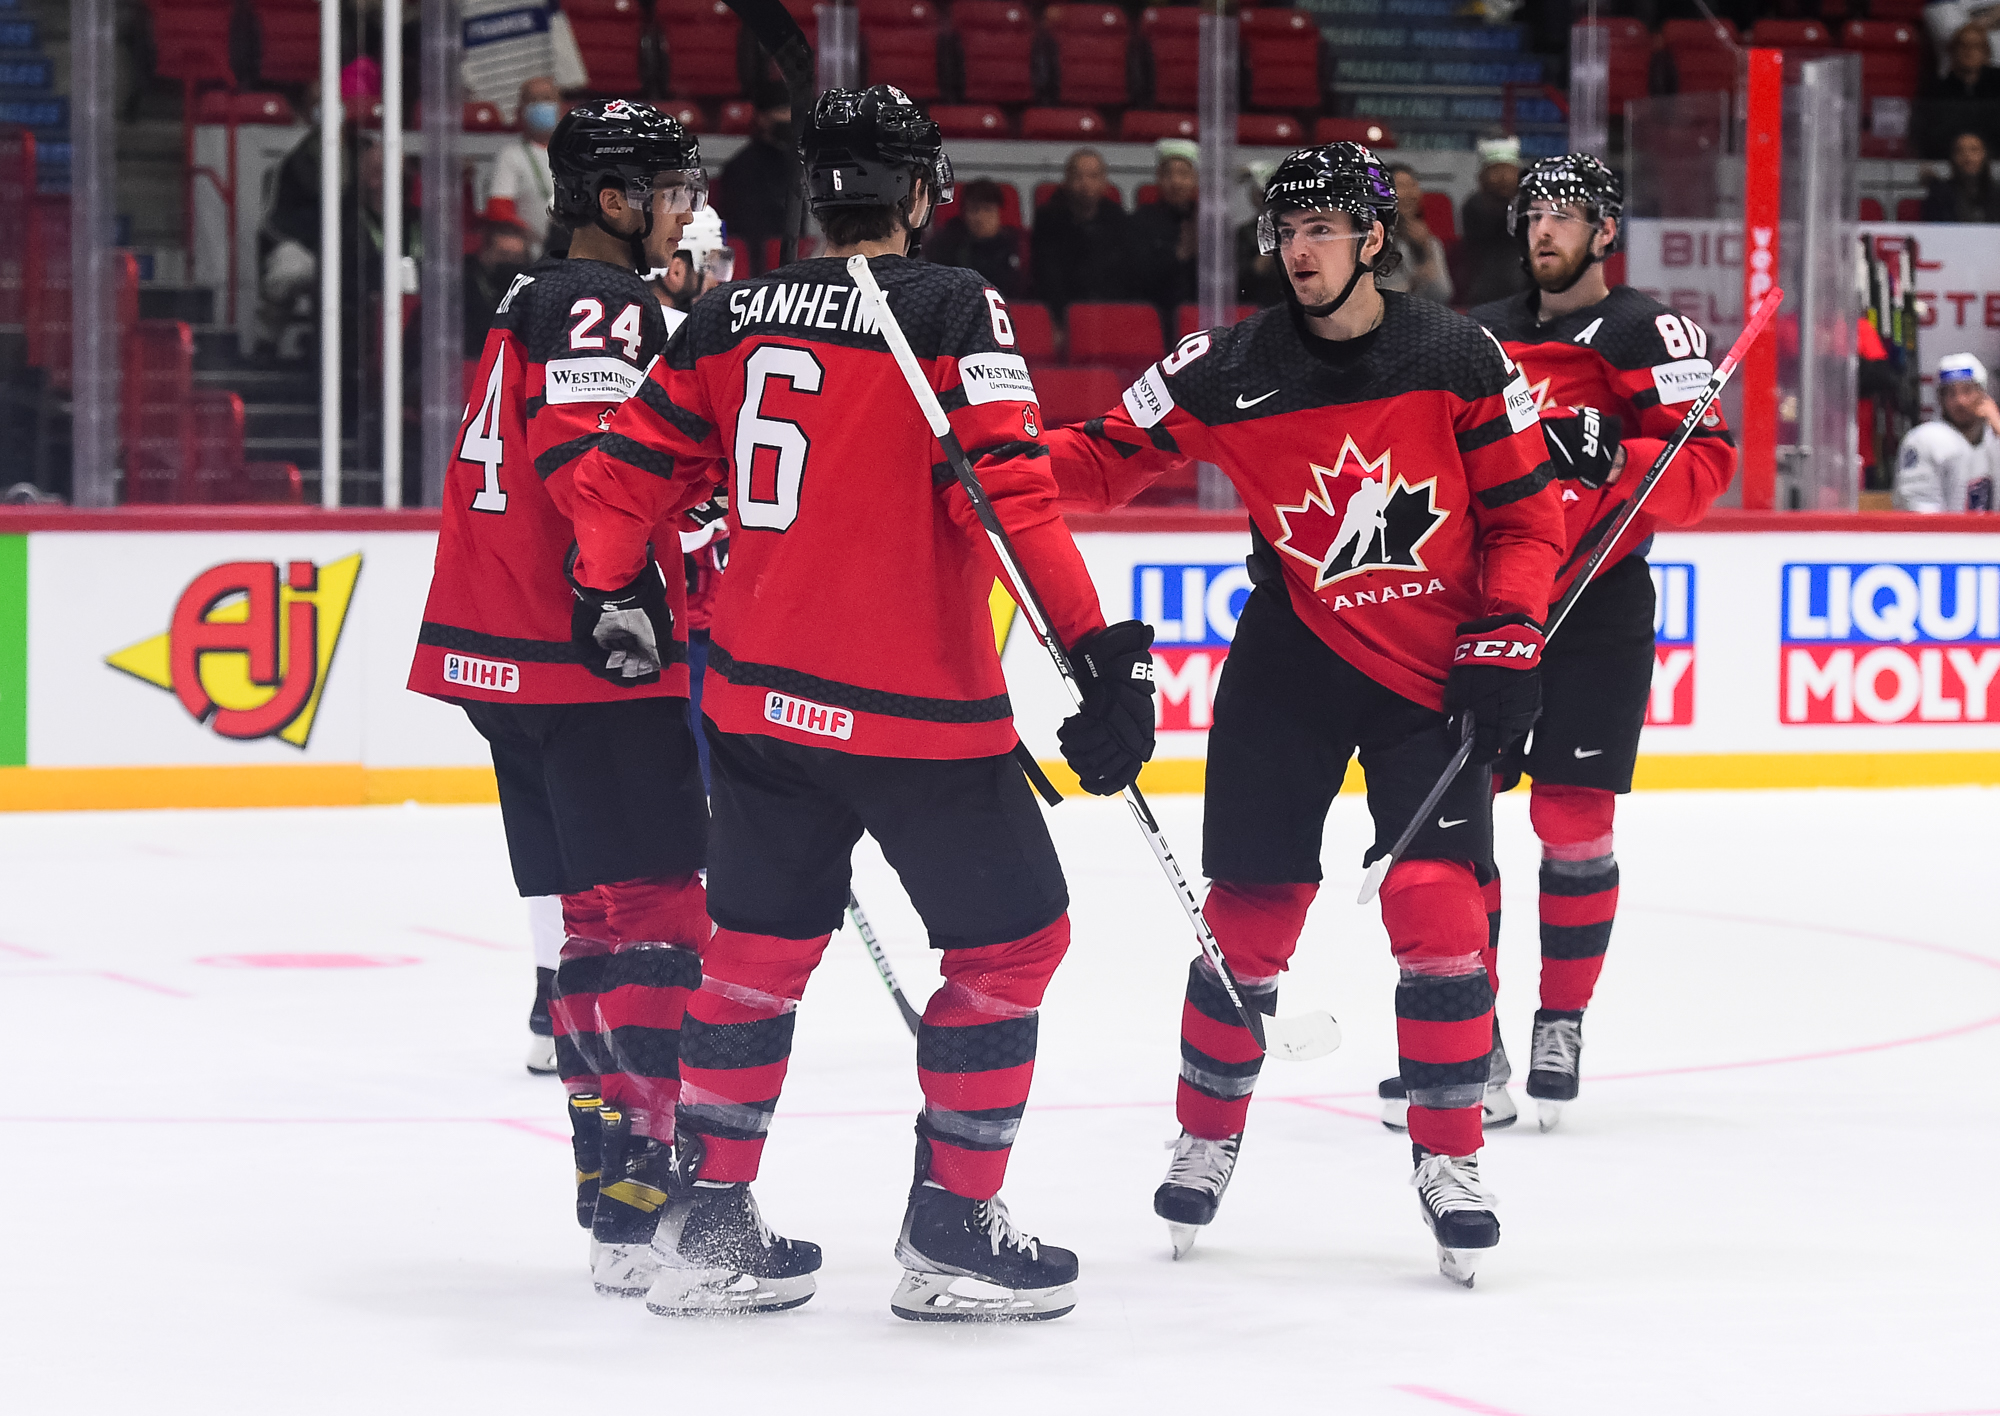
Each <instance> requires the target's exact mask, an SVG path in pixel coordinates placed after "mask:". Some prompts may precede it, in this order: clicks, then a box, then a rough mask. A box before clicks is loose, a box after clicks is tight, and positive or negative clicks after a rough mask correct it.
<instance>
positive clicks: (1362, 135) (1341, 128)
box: [1312, 118, 1396, 148]
mask: <svg viewBox="0 0 2000 1416" xmlns="http://www.w3.org/2000/svg"><path fill="white" fill-rule="evenodd" d="M1312 140H1313V141H1314V142H1315V143H1360V144H1361V145H1362V146H1363V147H1371V148H1392V147H1394V146H1395V145H1396V134H1395V133H1394V131H1393V130H1391V129H1390V128H1389V127H1388V125H1387V124H1384V123H1378V122H1376V121H1375V120H1374V119H1373V118H1322V119H1320V120H1319V121H1318V122H1317V123H1315V124H1313V139H1312Z"/></svg>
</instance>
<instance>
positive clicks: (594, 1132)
mask: <svg viewBox="0 0 2000 1416" xmlns="http://www.w3.org/2000/svg"><path fill="white" fill-rule="evenodd" d="M603 1105H604V1098H603V1097H601V1096H598V1095H596V1094H595V1093H593V1092H585V1093H583V1094H582V1095H579V1096H573V1097H571V1098H570V1099H569V1137H570V1140H569V1143H570V1150H571V1152H572V1153H573V1154H574V1155H575V1157H576V1222H577V1223H578V1224H580V1225H582V1226H583V1227H584V1228H585V1229H588V1228H590V1222H591V1219H592V1218H593V1217H594V1216H595V1215H596V1213H597V1183H598V1179H599V1177H600V1175H601V1174H602V1172H603V1166H604V1158H603V1133H602V1128H601V1125H600V1122H599V1119H598V1112H599V1110H600V1109H601V1108H602V1107H603Z"/></svg>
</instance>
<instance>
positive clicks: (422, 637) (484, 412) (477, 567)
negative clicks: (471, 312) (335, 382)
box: [409, 260, 688, 703]
mask: <svg viewBox="0 0 2000 1416" xmlns="http://www.w3.org/2000/svg"><path fill="white" fill-rule="evenodd" d="M666 342H667V330H666V322H665V321H664V320H663V319H662V318H661V315H660V305H659V301H657V300H656V299H654V298H653V294H652V292H651V291H649V290H648V289H647V288H646V286H645V283H644V282H643V281H641V280H640V279H639V277H638V276H637V275H635V274H634V273H633V272H631V271H629V270H624V269H621V268H620V267H618V266H614V265H609V264H607V263H605V262H603V261H592V260H548V261H541V262H539V263H537V264H536V265H534V266H533V267H531V268H530V269H529V270H528V271H527V273H526V274H523V275H520V276H518V277H516V278H515V281H514V285H513V288H512V289H511V290H509V291H508V292H507V296H506V298H505V299H503V300H502V301H501V302H500V307H499V309H498V310H496V311H495V312H494V316H493V324H492V327H491V328H490V329H489V330H488V332H487V335H486V348H485V349H484V350H483V351H482V352H481V354H480V358H479V372H478V373H477V374H476V375H475V376H474V377H473V378H472V379H471V380H470V381H469V383H468V385H467V388H466V391H465V394H466V412H465V420H464V422H463V423H462V424H461V425H460V427H459V430H458V441H457V443H455V444H454V445H453V455H452V461H451V467H450V469H449V470H448V471H447V472H446V473H445V482H444V524H443V527H442V528H441V530H440V531H439V534H438V549H437V564H436V567H435V568H434V570H433V571H432V574H431V593H430V598H429V600H428V601H427V602H426V603H425V605H424V622H423V628H422V630H421V631H420V632H419V633H418V636H417V654H416V661H415V662H414V663H413V664H412V665H411V668H410V684H409V686H410V687H411V688H413V689H415V690H416V691H417V692H418V693H427V694H430V695H431V696H433V697H436V698H450V699H460V700H467V701H471V702H485V703H594V702H601V701H604V700H608V699H618V698H652V697H660V696H663V695H664V696H672V697H680V698H685V697H686V696H687V691H688V678H687V629H686V626H685V623H684V622H685V620H686V618H687V616H686V615H685V613H683V610H682V599H683V596H684V593H685V591H684V587H683V577H682V575H681V574H680V569H679V561H680V556H679V551H680V546H679V543H678V541H677V540H676V539H675V532H674V528H673V527H672V526H671V525H668V524H661V525H659V526H649V527H648V528H647V532H646V535H645V537H644V540H648V541H651V542H652V543H653V544H654V545H655V546H656V547H657V548H659V549H660V550H661V551H662V553H663V554H665V555H666V558H667V562H668V564H669V566H671V567H672V568H673V570H672V573H671V574H669V575H667V576H666V582H667V597H668V604H669V606H670V607H671V608H672V609H673V612H674V639H675V642H674V644H673V645H672V646H669V647H668V650H667V652H668V655H669V660H668V663H667V665H666V671H665V672H664V673H663V674H661V675H660V680H659V682H658V683H655V684H650V685H647V686H644V687H639V688H624V687H620V686H618V685H615V684H610V683H606V682H605V681H604V680H602V679H599V678H595V677H593V676H592V675H591V673H590V672H589V671H588V670H587V669H585V668H584V666H583V664H582V662H581V661H580V660H578V659H577V657H576V655H575V652H574V651H573V650H572V648H571V646H570V605H571V602H572V600H573V599H574V596H573V594H572V592H571V590H570V586H569V581H568V579H567V577H566V576H565V575H564V572H563V562H564V559H565V558H566V557H567V555H568V554H569V548H570V543H571V542H572V541H574V540H575V539H576V533H575V531H574V530H573V529H572V526H571V516H572V514H573V511H574V493H573V490H572V482H571V477H572V474H573V472H574V471H575V468H576V464H577V461H578V459H579V458H581V457H582V456H583V455H584V454H585V453H586V452H588V451H590V449H591V448H593V447H595V446H596V445H597V443H598V441H599V440H600V439H601V438H602V437H603V436H604V430H605V428H606V426H607V425H608V424H609V423H610V421H611V415H612V413H613V412H615V411H616V409H617V407H618V405H619V404H621V403H623V402H624V401H625V399H626V398H627V397H628V396H630V395H631V394H632V393H633V392H634V391H635V390H636V389H637V388H638V387H639V386H640V384H641V383H643V382H644V380H645V369H646V366H647V365H648V364H649V363H651V362H652V361H653V359H654V356H656V355H657V354H658V353H659V352H660V350H661V349H662V348H663V347H664V346H665V345H666ZM633 570H634V572H635V573H636V571H637V565H636V563H635V565H634V567H633ZM626 579H627V580H630V579H631V575H629V574H628V575H627V576H626ZM621 583H623V582H621Z"/></svg>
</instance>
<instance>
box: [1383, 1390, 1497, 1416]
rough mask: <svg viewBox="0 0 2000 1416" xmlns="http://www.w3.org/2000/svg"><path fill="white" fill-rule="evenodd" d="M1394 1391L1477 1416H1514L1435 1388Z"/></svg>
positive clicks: (1483, 1403) (1480, 1402)
mask: <svg viewBox="0 0 2000 1416" xmlns="http://www.w3.org/2000/svg"><path fill="white" fill-rule="evenodd" d="M1395 1390H1397V1391H1400V1392H1404V1393H1407V1394H1408V1395H1410V1396H1420V1397H1422V1398H1423V1399H1424V1400H1425V1401H1435V1402H1437V1403H1438V1404H1439V1405H1442V1406H1455V1407H1457V1408H1458V1409H1459V1410H1460V1411H1476V1412H1478V1413H1479V1416H1516V1413H1515V1412H1512V1411H1504V1410H1502V1409H1501V1408H1500V1407H1498V1406H1488V1405H1487V1404H1486V1403H1485V1402H1483V1401H1473V1400H1471V1399H1469V1398H1467V1397H1463V1396H1453V1395H1452V1394H1451V1393H1450V1392H1448V1391H1439V1390H1437V1389H1436V1388H1435V1387H1423V1386H1398V1387H1396V1388H1395Z"/></svg>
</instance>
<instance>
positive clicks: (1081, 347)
mask: <svg viewBox="0 0 2000 1416" xmlns="http://www.w3.org/2000/svg"><path fill="white" fill-rule="evenodd" d="M1068 324H1069V362H1070V363H1072V364H1109V365H1114V366H1116V367H1118V368H1125V369H1140V368H1144V367H1145V366H1146V365H1148V364H1150V363H1152V362H1153V361H1154V360H1155V359H1158V358H1159V357H1160V356H1161V355H1162V354H1165V353H1166V352H1167V347H1166V342H1165V340H1164V339H1162V338H1161V335H1160V312H1159V311H1158V310H1156V309H1154V308H1153V307H1152V306H1151V305H1145V304H1140V303H1138V302H1137V301H1108V300H1107V301H1080V302H1078V303H1077V304H1074V305H1071V306H1070V307H1069V317H1068Z"/></svg>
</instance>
